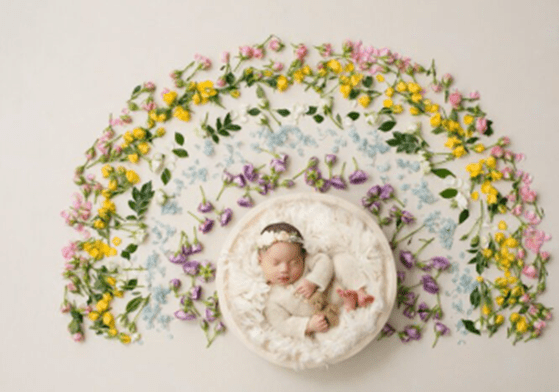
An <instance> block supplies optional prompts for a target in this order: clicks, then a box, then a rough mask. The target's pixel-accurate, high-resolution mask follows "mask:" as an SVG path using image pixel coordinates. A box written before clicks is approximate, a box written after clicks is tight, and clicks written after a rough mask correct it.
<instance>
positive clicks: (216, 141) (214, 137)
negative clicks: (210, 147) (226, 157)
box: [212, 134, 219, 144]
mask: <svg viewBox="0 0 559 392" xmlns="http://www.w3.org/2000/svg"><path fill="white" fill-rule="evenodd" d="M212 140H213V141H214V143H215V144H218V143H219V137H218V136H217V135H213V134H212Z"/></svg>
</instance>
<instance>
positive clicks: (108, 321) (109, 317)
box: [103, 312, 115, 328]
mask: <svg viewBox="0 0 559 392" xmlns="http://www.w3.org/2000/svg"><path fill="white" fill-rule="evenodd" d="M103 324H105V325H106V326H108V327H111V328H112V327H114V325H115V318H114V316H113V314H112V313H110V312H107V313H105V314H104V315H103Z"/></svg>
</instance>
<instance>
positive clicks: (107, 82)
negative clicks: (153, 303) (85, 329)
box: [0, 0, 559, 392]
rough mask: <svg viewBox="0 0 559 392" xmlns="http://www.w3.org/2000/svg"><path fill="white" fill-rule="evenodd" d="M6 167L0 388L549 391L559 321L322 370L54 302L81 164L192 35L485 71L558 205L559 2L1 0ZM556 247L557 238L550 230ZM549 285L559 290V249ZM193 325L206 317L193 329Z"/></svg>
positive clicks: (495, 109)
mask: <svg viewBox="0 0 559 392" xmlns="http://www.w3.org/2000/svg"><path fill="white" fill-rule="evenodd" d="M1 3H2V4H1V13H0V37H2V38H1V39H0V72H1V75H2V78H1V80H2V83H1V86H2V90H3V94H2V96H1V98H0V120H1V125H0V126H1V129H2V131H1V132H2V137H3V141H2V143H0V168H1V172H2V185H1V186H0V195H1V196H0V197H1V198H0V201H1V204H0V205H1V207H0V208H1V222H2V225H1V228H0V230H1V241H2V253H3V255H2V270H1V272H0V295H1V302H0V304H1V305H0V306H1V307H0V315H1V316H0V317H1V322H0V389H1V390H2V391H79V390H84V391H99V390H102V389H105V388H106V389H108V390H125V391H133V390H137V391H152V390H154V391H163V390H187V391H203V390H210V391H214V390H226V391H260V390H266V391H270V392H272V391H286V390H288V391H293V392H295V391H306V390H320V391H339V390H355V391H370V390H387V391H423V390H429V391H444V390H453V391H466V390H481V391H485V390H496V391H502V390H528V391H555V390H557V389H556V388H557V385H559V376H558V374H559V373H558V372H557V365H558V364H559V363H558V345H559V334H558V330H559V329H558V326H557V323H556V322H552V323H551V326H550V327H549V329H548V330H546V332H545V337H544V338H543V339H540V340H537V341H534V342H531V343H529V344H522V343H521V344H519V345H517V346H516V347H512V346H511V344H510V342H509V341H507V340H506V339H505V338H504V336H502V335H500V336H497V337H495V338H492V339H487V338H475V337H472V338H469V339H468V343H467V344H466V345H461V346H458V345H457V344H456V340H455V339H449V340H447V341H444V340H442V341H441V342H440V343H439V345H438V347H437V348H436V349H434V350H432V349H430V342H429V341H422V342H421V343H416V344H411V345H409V346H404V345H402V344H401V343H399V342H397V341H396V340H391V341H386V342H380V343H376V344H373V345H371V346H369V347H367V348H366V349H365V350H364V351H362V352H361V353H360V354H358V355H357V356H355V357H353V358H352V359H350V360H348V361H346V362H344V363H342V364H339V365H337V366H334V367H331V368H330V369H328V370H313V371H306V372H301V373H295V372H292V371H289V370H285V369H281V368H277V367H275V366H273V365H271V364H268V363H267V362H265V361H264V360H262V359H260V358H259V357H256V356H255V355H253V354H252V353H251V352H249V351H248V350H247V349H246V348H245V347H244V346H243V345H242V344H241V343H240V342H239V341H238V340H236V339H235V338H234V336H233V335H231V334H229V335H227V336H226V337H225V338H223V339H219V340H218V341H216V343H215V345H214V347H212V348H211V349H210V350H206V349H205V348H204V343H203V341H202V339H200V335H199V334H198V331H196V333H192V334H187V335H186V337H185V338H184V339H180V340H179V339H177V338H175V339H174V340H168V339H166V338H165V337H164V336H163V335H161V336H159V335H154V336H151V337H150V339H149V340H148V341H147V342H146V343H145V344H144V345H143V346H140V345H132V346H129V347H125V346H122V345H120V344H114V343H111V342H106V341H105V340H103V339H90V340H89V341H88V342H87V343H85V344H76V343H73V342H72V341H71V339H70V338H69V335H68V333H67V332H66V328H65V326H66V324H67V322H68V319H67V317H65V316H62V315H60V314H59V312H58V307H59V304H60V300H61V295H62V293H61V288H62V286H63V283H62V279H61V277H60V274H61V271H62V266H63V260H62V257H61V254H60V248H61V247H62V246H63V245H65V244H66V242H67V238H68V236H69V231H68V229H67V228H65V227H64V225H63V221H62V219H61V218H60V216H59V211H60V210H62V209H63V208H66V207H67V205H68V204H69V200H70V198H69V196H70V195H71V193H72V192H73V191H74V188H73V185H72V183H71V177H72V173H73V168H74V166H75V165H77V164H79V163H80V162H82V159H83V158H82V157H83V151H84V150H85V149H86V148H87V147H88V146H89V145H90V143H91V142H92V141H93V140H94V138H95V137H97V136H98V135H99V134H100V131H101V130H102V129H103V128H104V127H105V124H106V121H107V116H108V113H110V112H117V111H118V110H119V109H120V108H121V107H122V104H123V103H124V101H125V100H126V98H127V96H128V94H129V93H130V91H131V90H132V88H133V87H134V86H135V85H136V84H138V83H139V82H142V81H146V80H150V79H159V80H162V79H163V78H164V77H165V76H166V75H167V73H168V72H169V71H170V70H172V69H174V68H175V67H178V66H180V65H182V64H186V63H187V62H189V61H190V60H191V59H192V57H193V55H194V53H203V54H207V55H210V56H211V57H212V59H213V60H214V61H218V59H219V54H220V53H221V51H222V50H224V49H227V50H231V51H234V50H236V48H237V47H238V46H239V45H241V44H252V43H256V42H260V41H262V40H263V39H265V38H266V37H267V36H268V35H269V34H270V33H274V34H277V35H278V36H280V37H282V38H283V39H285V40H286V41H289V42H305V43H307V44H313V45H314V44H320V43H322V42H332V43H334V44H336V45H340V44H341V42H342V41H343V39H345V38H351V39H362V40H363V42H364V43H365V44H368V45H369V44H371V45H374V46H376V47H383V46H386V47H389V48H391V49H393V50H395V51H398V52H400V53H403V54H404V55H407V56H410V57H412V59H414V60H416V61H418V62H419V63H422V64H429V62H430V60H431V59H432V58H435V59H436V60H437V65H438V69H439V70H440V71H443V72H450V73H452V74H453V75H455V77H456V80H457V86H458V87H459V88H460V89H461V90H462V91H470V90H474V89H477V90H479V92H480V93H481V96H482V101H483V105H484V106H483V107H484V109H485V110H486V111H488V112H489V113H490V114H491V117H492V119H493V121H494V128H495V129H496V130H497V132H498V133H499V134H500V135H503V134H508V135H510V136H511V137H512V140H513V142H514V144H513V147H514V148H515V149H516V150H520V151H523V152H525V153H526V155H527V157H528V160H527V161H526V162H525V163H524V165H523V167H524V168H525V169H526V170H528V171H529V172H531V173H534V174H535V175H534V177H535V182H534V187H535V188H536V189H537V190H539V191H540V192H541V197H540V200H541V205H543V206H544V207H545V209H546V213H547V218H546V220H545V221H544V223H543V224H542V226H541V227H542V228H543V229H544V230H545V231H547V232H551V233H553V234H555V235H557V234H558V233H557V228H558V227H559V211H558V207H557V204H555V203H554V201H555V200H556V199H557V198H556V194H557V191H559V188H558V186H557V164H558V163H559V162H558V158H557V156H558V155H557V146H558V145H559V136H558V135H559V129H558V128H559V127H558V125H557V124H559V111H558V110H557V106H558V104H559V99H558V98H557V93H558V91H559V77H558V76H557V70H558V69H559V23H558V22H559V20H558V18H557V17H558V16H559V2H557V1H556V0H546V1H538V2H535V3H532V4H531V5H529V3H528V2H526V1H519V0H513V1H496V0H492V1H479V0H473V1H464V2H457V1H444V0H436V1H434V0H432V1H428V0H423V1H395V0H392V1H351V0H346V1H335V0H321V1H302V0H298V1H291V0H289V1H285V0H284V1H277V2H266V1H261V2H258V1H249V0H237V1H232V2H229V1H224V0H220V1H214V2H202V1H200V2H193V1H179V0H175V1H170V0H167V1H155V0H154V1H144V0H135V1H116V0H113V1H105V0H98V1H95V2H81V1H75V0H74V1H37V0H35V1H27V2H23V1H21V2H16V1H6V0H2V2H1ZM546 249H548V250H550V251H551V252H552V254H555V256H557V254H558V252H557V250H558V249H557V241H552V242H551V243H550V244H549V245H548V246H547V248H546ZM549 269H550V274H551V277H550V281H549V282H550V289H549V291H548V293H547V295H546V296H544V297H543V298H542V299H543V302H544V303H546V304H547V305H549V306H554V307H557V304H558V301H557V297H558V294H559V288H558V287H559V286H558V284H557V272H558V267H557V262H556V261H554V262H553V263H551V265H550V266H549ZM193 332H194V331H193Z"/></svg>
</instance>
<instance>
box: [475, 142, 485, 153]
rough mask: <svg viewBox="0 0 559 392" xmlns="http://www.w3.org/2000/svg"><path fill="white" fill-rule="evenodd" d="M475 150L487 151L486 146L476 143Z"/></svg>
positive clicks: (478, 151) (479, 151)
mask: <svg viewBox="0 0 559 392" xmlns="http://www.w3.org/2000/svg"><path fill="white" fill-rule="evenodd" d="M474 151H475V152H477V153H482V152H484V151H485V146H484V145H483V144H481V143H480V144H476V146H475V147H474Z"/></svg>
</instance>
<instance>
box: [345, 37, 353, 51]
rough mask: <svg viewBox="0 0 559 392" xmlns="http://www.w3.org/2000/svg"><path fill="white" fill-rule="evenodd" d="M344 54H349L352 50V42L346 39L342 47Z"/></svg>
mask: <svg viewBox="0 0 559 392" xmlns="http://www.w3.org/2000/svg"><path fill="white" fill-rule="evenodd" d="M342 48H343V50H344V52H351V51H352V50H353V42H352V41H351V40H349V39H346V40H345V41H344V43H343V45H342Z"/></svg>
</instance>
